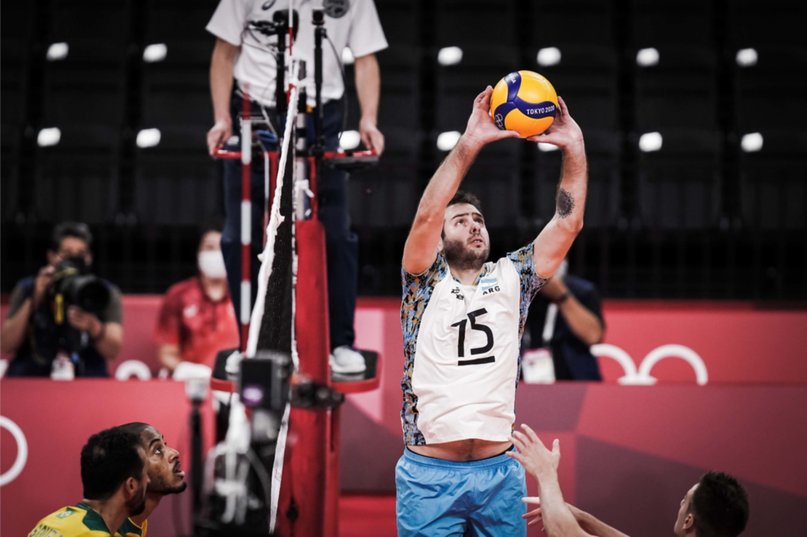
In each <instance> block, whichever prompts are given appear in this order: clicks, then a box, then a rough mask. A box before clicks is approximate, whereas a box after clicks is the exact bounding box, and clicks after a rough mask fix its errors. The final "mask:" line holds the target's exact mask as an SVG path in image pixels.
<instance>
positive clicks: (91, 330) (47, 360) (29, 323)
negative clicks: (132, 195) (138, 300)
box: [0, 222, 123, 379]
mask: <svg viewBox="0 0 807 537" xmlns="http://www.w3.org/2000/svg"><path fill="white" fill-rule="evenodd" d="M91 246H92V234H91V233H90V230H89V228H88V227H87V226H86V225H85V224H79V223H75V222H65V223H62V224H59V225H57V226H56V228H55V229H54V231H53V238H52V241H51V246H50V249H49V250H48V252H47V260H48V264H47V265H46V266H44V267H42V268H41V269H40V270H39V272H38V274H37V275H36V276H29V277H28V278H25V279H23V280H21V281H20V282H18V283H17V285H16V286H15V287H14V290H13V291H12V293H11V299H10V304H9V309H8V314H7V318H6V322H5V323H4V324H3V328H2V331H1V332H0V349H2V352H3V354H7V355H13V359H12V361H11V363H10V364H9V366H8V371H7V375H8V376H10V377H26V376H27V377H48V376H50V377H51V378H58V379H72V378H73V377H74V376H78V377H108V376H109V371H108V369H107V362H109V361H111V360H114V359H115V358H116V357H117V356H118V353H119V352H120V349H121V344H122V343H123V326H122V325H121V319H122V313H121V310H122V308H121V295H120V291H118V289H117V288H116V287H115V286H114V285H112V284H111V283H109V282H107V281H105V280H103V279H101V278H97V277H95V276H93V275H92V274H91V273H90V272H89V270H90V267H91V266H92V260H93V258H92V250H91Z"/></svg>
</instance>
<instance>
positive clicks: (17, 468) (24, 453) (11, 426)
mask: <svg viewBox="0 0 807 537" xmlns="http://www.w3.org/2000/svg"><path fill="white" fill-rule="evenodd" d="M2 428H6V429H7V430H8V432H10V433H11V436H13V437H14V441H15V442H16V443H17V458H16V459H15V460H14V464H12V465H11V468H9V469H8V471H6V472H3V473H0V487H3V486H5V485H8V484H9V483H11V482H12V481H14V480H15V479H17V477H18V476H19V475H20V474H21V473H22V469H23V468H25V463H26V462H28V441H27V440H26V439H25V433H23V432H22V429H20V427H19V425H17V424H16V423H14V422H13V421H11V420H10V419H8V418H7V417H5V416H0V429H2Z"/></svg>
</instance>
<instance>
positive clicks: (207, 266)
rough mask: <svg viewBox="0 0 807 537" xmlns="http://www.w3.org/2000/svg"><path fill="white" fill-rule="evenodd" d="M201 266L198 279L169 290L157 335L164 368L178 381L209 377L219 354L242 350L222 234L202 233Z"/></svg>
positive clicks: (161, 362) (211, 231)
mask: <svg viewBox="0 0 807 537" xmlns="http://www.w3.org/2000/svg"><path fill="white" fill-rule="evenodd" d="M198 267H199V273H198V274H197V275H196V276H193V277H192V278H188V279H187V280H183V281H181V282H179V283H176V284H174V285H173V286H171V287H170V288H169V289H168V292H167V293H166V295H165V298H164V299H163V304H162V307H161V309H160V315H159V319H158V321H157V328H156V330H155V335H154V339H155V342H156V343H157V356H158V358H159V360H160V364H162V366H163V367H165V368H166V369H167V370H168V371H169V372H170V373H171V374H172V375H173V376H174V378H180V377H187V376H209V375H210V370H211V369H212V368H213V365H214V363H215V360H216V354H218V352H219V351H220V350H222V349H231V348H235V347H238V325H237V322H236V319H235V314H234V309H233V306H232V302H231V301H230V295H229V291H228V288H227V271H226V270H225V268H224V257H223V256H222V254H221V233H220V232H219V231H218V230H217V229H213V228H210V229H206V230H205V231H204V233H202V238H201V240H200V241H199V250H198ZM200 366H204V367H200Z"/></svg>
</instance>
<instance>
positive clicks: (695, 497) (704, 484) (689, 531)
mask: <svg viewBox="0 0 807 537" xmlns="http://www.w3.org/2000/svg"><path fill="white" fill-rule="evenodd" d="M747 522H748V495H747V494H746V492H745V489H743V487H742V485H740V483H739V482H738V481H737V480H736V479H734V478H733V477H731V476H730V475H728V474H724V473H722V472H708V473H706V474H704V475H703V476H702V477H701V479H700V481H698V482H697V483H696V484H695V485H693V486H692V488H690V489H689V490H688V491H687V493H686V496H684V498H683V499H682V500H681V506H680V508H679V509H678V517H677V518H676V519H675V527H674V531H675V534H676V535H678V536H679V537H680V536H684V535H696V536H697V537H736V536H737V535H740V534H741V533H742V532H743V530H744V529H745V525H746V523H747Z"/></svg>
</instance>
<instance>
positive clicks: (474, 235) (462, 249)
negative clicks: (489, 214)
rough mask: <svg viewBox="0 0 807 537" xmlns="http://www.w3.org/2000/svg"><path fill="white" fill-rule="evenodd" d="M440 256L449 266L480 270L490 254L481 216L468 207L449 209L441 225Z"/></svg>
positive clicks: (452, 206)
mask: <svg viewBox="0 0 807 537" xmlns="http://www.w3.org/2000/svg"><path fill="white" fill-rule="evenodd" d="M443 252H444V253H445V256H446V259H447V260H448V263H449V264H450V265H460V266H461V268H472V267H473V268H476V267H481V266H482V263H484V262H485V261H487V259H488V255H489V254H490V236H489V235H488V229H487V228H486V227H485V218H484V217H483V216H482V213H480V212H479V210H478V209H477V208H476V207H474V206H473V205H471V204H468V203H457V204H454V205H451V206H449V207H448V208H447V209H446V213H445V222H444V223H443Z"/></svg>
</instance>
